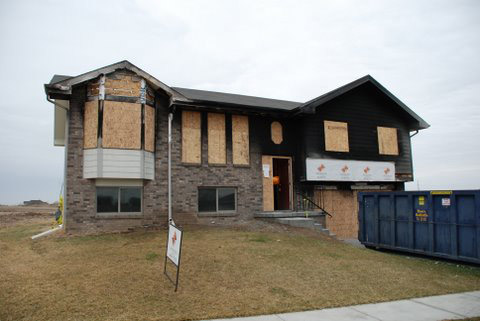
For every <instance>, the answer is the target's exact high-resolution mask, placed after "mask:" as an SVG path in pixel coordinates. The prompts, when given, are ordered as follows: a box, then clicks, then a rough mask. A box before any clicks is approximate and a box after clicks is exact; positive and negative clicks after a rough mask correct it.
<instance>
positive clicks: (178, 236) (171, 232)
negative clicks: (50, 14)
mask: <svg viewBox="0 0 480 321" xmlns="http://www.w3.org/2000/svg"><path fill="white" fill-rule="evenodd" d="M182 235H183V231H182V229H181V228H179V227H177V226H175V224H174V223H173V222H171V223H170V224H168V235H167V251H166V252H165V263H164V264H163V274H165V276H166V277H167V278H168V279H169V280H170V282H172V283H173V284H174V285H175V292H177V289H178V276H179V275H180V258H181V254H182ZM168 261H170V262H172V263H173V264H174V265H175V267H176V270H177V275H176V276H175V278H172V277H171V276H170V275H169V273H168V272H167V262H168Z"/></svg>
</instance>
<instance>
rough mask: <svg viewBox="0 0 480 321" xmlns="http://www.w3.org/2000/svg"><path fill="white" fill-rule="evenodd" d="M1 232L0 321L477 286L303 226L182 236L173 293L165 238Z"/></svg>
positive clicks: (295, 306) (441, 265) (447, 266)
mask: <svg viewBox="0 0 480 321" xmlns="http://www.w3.org/2000/svg"><path fill="white" fill-rule="evenodd" d="M50 224H51V222H50V220H47V219H44V220H43V221H38V220H37V221H35V220H34V221H29V222H24V223H18V224H13V225H10V226H6V227H2V228H1V229H0V320H197V319H209V318H219V317H234V316H246V315H258V314H270V313H280V312H289V311H301V310H308V309H320V308H326V307H337V306H345V305H352V304H361V303H371V302H380V301H388V300H396V299H403V298H411V297H419V296H428V295H436V294H446V293H453V292H462V291H472V290H479V289H480V267H474V266H468V265H462V264H455V263H448V262H444V261H435V260H430V259H424V258H412V257H407V256H404V255H398V254H392V253H384V252H375V251H372V250H367V249H359V248H354V247H352V246H350V245H346V244H343V243H341V242H339V241H335V240H332V239H329V238H327V237H323V236H320V235H314V234H312V233H311V232H305V233H304V232H302V230H300V229H293V228H292V229H289V230H287V231H282V229H283V228H279V229H277V230H276V231H272V230H271V229H266V230H265V229H263V230H262V229H261V228H260V229H257V230H255V231H249V230H245V229H243V230H240V229H228V228H219V227H217V228H212V227H204V228H199V227H186V228H185V233H184V241H183V246H184V247H183V250H182V255H183V256H182V269H181V271H180V285H179V290H178V292H177V293H174V292H173V286H172V285H171V284H170V283H169V281H168V280H167V279H166V278H165V277H164V276H163V274H162V272H163V259H164V255H165V252H164V247H165V237H166V231H163V230H162V231H148V232H133V233H130V234H109V235H101V236H81V237H64V236H61V235H60V236H53V237H48V238H44V239H41V240H38V241H31V240H30V238H29V237H30V236H31V235H33V234H35V233H38V232H40V231H43V230H44V229H45V228H46V227H48V226H50Z"/></svg>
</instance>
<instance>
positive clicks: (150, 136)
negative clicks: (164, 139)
mask: <svg viewBox="0 0 480 321" xmlns="http://www.w3.org/2000/svg"><path fill="white" fill-rule="evenodd" d="M145 150H146V151H149V152H153V151H154V150H155V108H153V107H150V106H145Z"/></svg>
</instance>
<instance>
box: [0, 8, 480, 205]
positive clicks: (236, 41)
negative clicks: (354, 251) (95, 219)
mask: <svg viewBox="0 0 480 321" xmlns="http://www.w3.org/2000/svg"><path fill="white" fill-rule="evenodd" d="M0 40H1V42H0V43H1V47H0V49H1V50H0V70H1V77H0V88H1V92H2V99H1V100H0V111H1V114H0V203H2V204H13V203H19V202H21V201H23V200H27V199H43V200H47V201H54V200H56V199H57V198H58V194H59V191H60V187H61V185H62V181H63V161H64V151H63V148H62V147H54V146H53V106H52V105H51V104H50V103H48V102H47V101H46V100H45V94H44V91H43V84H44V83H47V82H49V80H50V79H51V77H52V76H53V74H67V75H78V74H81V73H84V72H87V71H90V70H92V69H96V68H99V67H102V66H105V65H108V64H111V63H114V62H118V61H120V60H124V59H127V60H129V61H130V62H132V63H133V64H135V65H137V66H138V67H140V68H142V69H143V70H145V71H147V72H148V73H150V74H152V75H153V76H155V77H156V78H157V79H159V80H161V81H162V82H164V83H166V84H167V85H170V86H179V87H190V88H198V89H206V90H215V91H225V92H233V93H239V94H246V95H255V96H262V97H270V98H278V99H286V100H294V101H301V102H304V101H307V100H309V99H312V98H314V97H316V96H319V95H321V94H323V93H325V92H327V91H330V90H332V89H335V88H336V87H338V86H341V85H343V84H345V83H348V82H350V81H352V80H355V79H357V78H359V77H361V76H364V75H366V74H370V75H372V76H373V77H375V79H377V80H378V81H379V82H380V83H382V84H383V85H384V86H385V87H386V88H387V89H389V90H390V91H391V92H392V93H393V94H394V95H396V96H397V97H398V98H399V99H400V100H402V101H403V102H404V103H405V104H406V105H407V106H409V107H410V108H411V109H413V110H414V111H415V112H416V113H417V114H419V115H420V116H421V117H423V118H424V119H425V120H426V121H427V122H428V123H430V124H431V127H430V128H429V129H427V130H423V131H421V132H420V133H419V134H418V135H417V136H415V137H414V138H412V143H413V159H414V170H415V177H416V180H417V181H415V182H413V183H409V184H407V188H409V189H417V186H418V185H419V186H420V189H473V188H475V189H478V188H480V162H479V158H480V41H479V40H480V1H476V0H472V1H418V0H415V1H406V0H401V1H365V0H362V1H337V0H336V1H298V0H297V1H260V0H257V1H224V0H222V1H177V0H175V1H173V0H169V1H119V0H116V1H6V0H2V1H1V2H0ZM417 182H418V185H417Z"/></svg>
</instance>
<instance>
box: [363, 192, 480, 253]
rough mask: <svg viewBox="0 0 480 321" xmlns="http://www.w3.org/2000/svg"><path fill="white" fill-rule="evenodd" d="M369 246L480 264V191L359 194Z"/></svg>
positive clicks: (365, 240) (364, 240) (364, 234)
mask: <svg viewBox="0 0 480 321" xmlns="http://www.w3.org/2000/svg"><path fill="white" fill-rule="evenodd" d="M358 202H359V207H358V208H359V211H358V219H359V231H358V240H359V241H360V242H361V243H362V244H364V245H365V246H370V247H376V248H385V249H391V250H398V251H405V252H410V253H417V254H424V255H428V256H434V257H441V258H446V259H453V260H458V261H465V262H471V263H480V190H469V191H467V190H465V191H462V190H459V191H416V192H363V193H358Z"/></svg>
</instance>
